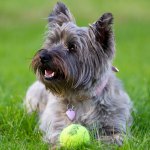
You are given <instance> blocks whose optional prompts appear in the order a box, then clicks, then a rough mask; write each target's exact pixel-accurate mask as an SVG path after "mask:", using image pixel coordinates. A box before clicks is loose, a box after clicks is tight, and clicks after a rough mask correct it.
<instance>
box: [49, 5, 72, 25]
mask: <svg viewBox="0 0 150 150" xmlns="http://www.w3.org/2000/svg"><path fill="white" fill-rule="evenodd" d="M48 21H49V24H50V26H51V27H55V25H56V24H58V25H59V26H62V24H63V23H67V22H74V23H75V20H74V17H73V16H72V14H71V13H70V11H69V9H68V8H67V7H66V6H65V5H64V4H63V3H61V2H57V4H56V5H55V7H54V8H53V11H52V12H51V13H50V15H49V17H48Z"/></svg>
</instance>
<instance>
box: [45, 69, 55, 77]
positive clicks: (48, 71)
mask: <svg viewBox="0 0 150 150" xmlns="http://www.w3.org/2000/svg"><path fill="white" fill-rule="evenodd" d="M45 76H46V77H53V76H54V72H53V71H51V70H45Z"/></svg>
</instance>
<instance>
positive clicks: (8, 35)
mask: <svg viewBox="0 0 150 150" xmlns="http://www.w3.org/2000/svg"><path fill="white" fill-rule="evenodd" d="M55 2H56V1H55V0H53V1H49V0H46V1H42V0H39V1H36V0H32V1H31V0H20V1H18V0H12V1H11V0H5V1H0V149H2V150H5V149H6V150H8V149H9V150H26V149H29V150H32V149H48V145H47V144H45V143H44V142H43V141H42V138H41V137H42V136H41V133H40V132H39V130H38V126H37V124H36V122H37V117H36V115H35V114H33V115H32V116H28V115H27V114H26V112H25V110H24V107H23V98H24V96H25V92H26V90H27V88H28V86H29V85H30V84H31V83H32V82H34V80H35V76H34V75H33V73H32V71H31V70H30V69H29V64H30V62H31V58H32V56H33V55H34V53H35V52H36V51H37V50H38V49H39V48H40V47H41V45H42V42H43V33H44V31H45V26H46V23H47V22H46V19H45V18H46V17H47V16H48V13H49V12H50V10H51V8H52V6H53V5H54V4H55ZM64 2H65V3H66V4H67V5H68V6H69V8H70V9H71V11H72V12H73V14H74V16H75V18H76V20H77V23H78V25H79V26H86V25H88V24H89V23H92V22H94V21H95V20H96V19H97V18H99V16H100V15H101V14H102V13H103V12H112V13H113V14H114V18H115V21H114V22H115V24H114V31H115V35H116V49H117V52H116V58H115V61H114V64H115V65H116V66H117V67H118V68H119V69H120V72H119V73H118V74H117V76H118V77H119V78H121V79H122V80H123V82H124V86H125V89H126V90H127V92H128V93H129V95H130V97H131V99H132V100H133V104H134V110H135V111H134V112H133V118H134V122H133V126H132V129H131V132H132V136H131V138H126V140H125V142H124V145H123V146H122V147H120V148H117V147H114V149H120V150H134V149H136V150H148V149H150V121H149V119H150V88H149V84H150V68H149V67H150V50H149V48H150V45H149V40H150V29H149V27H150V17H149V16H150V11H149V6H150V1H149V0H132V1H131V0H126V1H121V0H115V1H109V0H93V1H92V0H82V1H81V0H64ZM98 147H99V146H98V144H97V143H96V141H93V144H92V146H89V148H85V149H100V148H98ZM100 147H102V149H106V150H107V149H108V150H109V149H110V146H108V145H100Z"/></svg>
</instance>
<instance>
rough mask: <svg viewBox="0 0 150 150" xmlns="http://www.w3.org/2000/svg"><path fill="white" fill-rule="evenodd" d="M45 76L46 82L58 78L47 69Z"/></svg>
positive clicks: (53, 72) (44, 72)
mask: <svg viewBox="0 0 150 150" xmlns="http://www.w3.org/2000/svg"><path fill="white" fill-rule="evenodd" d="M43 74H44V77H45V79H46V80H51V79H54V78H56V72H55V71H53V70H51V69H45V70H44V71H43Z"/></svg>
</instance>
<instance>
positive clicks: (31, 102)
mask: <svg viewBox="0 0 150 150" xmlns="http://www.w3.org/2000/svg"><path fill="white" fill-rule="evenodd" d="M47 99H48V92H47V91H46V89H45V86H44V85H43V84H42V83H41V82H39V81H36V82H35V83H34V84H32V85H31V86H30V87H29V89H28V91H27V93H26V97H25V100H24V104H25V106H26V109H27V112H28V113H31V112H33V111H38V112H40V113H41V112H43V110H44V109H45V105H46V103H47Z"/></svg>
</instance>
